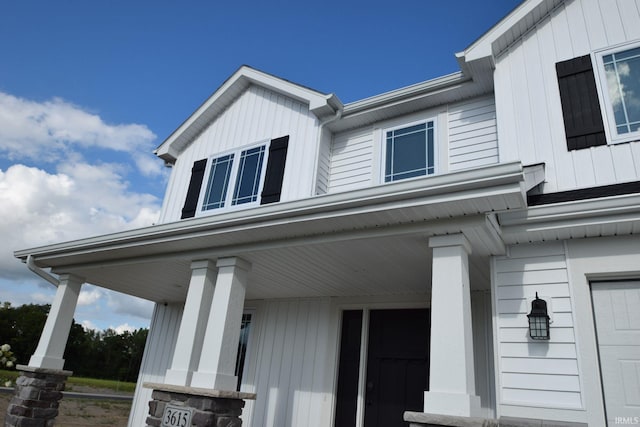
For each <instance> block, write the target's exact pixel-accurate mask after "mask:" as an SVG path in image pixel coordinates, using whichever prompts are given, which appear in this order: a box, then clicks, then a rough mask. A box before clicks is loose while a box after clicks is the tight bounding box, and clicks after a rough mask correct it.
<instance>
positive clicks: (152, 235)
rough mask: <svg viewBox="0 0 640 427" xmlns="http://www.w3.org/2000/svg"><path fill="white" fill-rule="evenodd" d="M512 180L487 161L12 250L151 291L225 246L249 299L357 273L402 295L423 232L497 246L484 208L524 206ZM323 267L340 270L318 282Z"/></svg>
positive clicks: (306, 291) (518, 171) (174, 296)
mask: <svg viewBox="0 0 640 427" xmlns="http://www.w3.org/2000/svg"><path fill="white" fill-rule="evenodd" d="M523 179H524V178H523V172H522V168H521V166H520V165H519V164H516V163H514V164H506V165H497V166H493V167H488V168H482V169H478V170H472V171H465V172H459V173H456V174H450V175H447V176H439V177H428V178H422V179H417V180H411V181H407V182H401V183H396V184H391V185H387V186H380V187H377V188H370V189H365V190H359V191H354V192H351V193H348V194H339V195H328V196H323V197H317V198H313V199H309V200H304V201H298V202H291V203H282V204H278V206H275V205H273V206H265V207H261V208H256V209H255V211H253V214H250V213H249V212H247V211H245V212H241V213H240V214H235V216H228V215H227V216H225V215H219V216H212V217H209V218H199V219H195V220H185V221H182V222H180V223H173V224H165V225H161V226H156V227H150V228H147V229H141V230H134V231H131V232H124V233H118V234H116V235H109V236H98V237H96V238H91V239H85V240H81V241H76V242H68V243H62V244H58V245H51V246H47V247H43V248H36V249H31V250H25V251H18V252H16V256H17V257H19V258H21V259H23V260H24V259H25V258H26V257H27V256H29V255H32V257H33V260H34V261H35V263H36V265H38V266H40V267H42V268H46V267H52V268H53V271H54V272H55V273H73V274H77V275H79V276H82V277H85V279H86V281H87V282H89V283H93V284H96V285H99V286H103V287H105V288H109V289H113V290H117V291H120V292H125V293H127V294H131V295H136V296H140V297H143V298H146V299H150V300H154V301H180V300H181V299H183V298H184V293H185V292H186V288H185V286H186V284H187V283H188V279H189V275H190V262H191V261H192V260H198V259H211V260H215V259H217V258H219V257H226V256H241V257H243V258H246V259H248V260H249V261H250V262H252V263H253V264H254V269H253V271H252V273H251V274H252V277H253V278H252V280H251V282H252V283H254V284H256V287H254V288H253V290H252V291H251V293H250V294H249V297H251V298H261V297H269V296H274V295H277V296H280V297H285V296H312V295H313V296H315V295H318V293H319V294H322V295H342V296H345V295H350V292H351V293H352V292H364V291H366V289H364V288H363V286H364V285H365V283H369V284H370V285H367V286H371V288H370V292H371V293H372V294H375V295H380V294H384V292H394V293H410V292H412V291H415V290H417V288H416V286H422V285H420V283H422V284H424V283H423V282H424V280H425V277H429V276H428V275H427V276H424V274H423V273H425V271H426V270H425V268H427V267H424V265H426V264H430V257H429V256H428V255H429V253H428V252H425V251H427V248H426V239H427V238H428V237H429V236H433V235H444V234H453V233H464V234H465V235H466V236H467V238H468V239H469V240H470V242H471V244H472V246H473V250H474V254H476V255H478V256H488V255H490V254H495V253H501V252H502V251H503V249H504V246H503V244H502V240H501V238H500V231H499V227H497V224H496V222H495V221H494V220H493V219H492V218H493V215H492V214H491V212H493V211H503V210H509V209H521V208H523V207H525V194H524V189H523ZM238 215H239V216H238ZM426 273H428V271H426ZM332 275H334V276H337V277H340V278H342V279H341V280H340V281H335V280H330V281H328V278H330V277H332ZM394 277H395V278H397V279H398V280H397V281H393V280H392V279H393V278H394ZM334 278H335V277H334ZM377 280H379V281H377ZM329 282H331V284H329ZM336 283H337V284H336ZM375 283H378V285H375ZM385 283H386V286H383V284H385ZM371 284H373V285H371ZM401 284H403V285H401ZM332 286H333V287H336V286H337V288H336V289H333V288H332ZM403 286H405V287H406V288H403Z"/></svg>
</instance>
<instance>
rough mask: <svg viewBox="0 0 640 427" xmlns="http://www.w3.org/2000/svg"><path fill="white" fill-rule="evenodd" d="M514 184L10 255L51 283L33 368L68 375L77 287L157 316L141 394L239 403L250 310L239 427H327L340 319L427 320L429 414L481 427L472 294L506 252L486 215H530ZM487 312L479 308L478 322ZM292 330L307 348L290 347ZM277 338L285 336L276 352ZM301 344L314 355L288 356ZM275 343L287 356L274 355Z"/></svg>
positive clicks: (139, 402) (307, 209)
mask: <svg viewBox="0 0 640 427" xmlns="http://www.w3.org/2000/svg"><path fill="white" fill-rule="evenodd" d="M524 181H525V177H524V172H523V169H522V167H521V165H520V164H519V163H512V164H504V165H495V166H491V167H485V168H481V169H475V170H469V171H463V172H458V173H453V174H448V175H441V176H433V177H427V178H422V179H416V180H410V181H404V182H398V183H393V184H389V185H384V186H377V187H371V188H369V189H365V190H358V191H353V192H347V193H339V194H330V195H324V196H318V197H313V198H310V199H305V200H300V201H296V202H288V203H282V204H276V205H269V206H263V207H259V208H255V209H252V210H246V211H237V212H232V213H227V214H222V215H217V216H208V217H206V216H203V217H199V218H196V219H192V220H185V221H181V222H176V223H169V224H161V225H157V226H154V227H149V228H146V229H138V230H133V231H129V232H123V233H118V234H115V235H109V236H100V237H96V238H91V239H85V240H81V241H76V242H68V243H62V244H59V245H51V246H47V247H43V248H35V249H29V250H25V251H18V252H16V256H17V257H19V258H22V259H24V260H25V261H26V260H27V258H28V257H30V259H31V261H32V263H33V265H34V269H36V270H38V269H41V268H47V267H50V268H51V269H52V272H53V273H54V274H56V275H59V280H60V284H59V286H58V295H57V296H56V300H55V301H54V304H53V306H52V311H51V315H50V316H49V319H48V321H47V325H46V326H45V329H44V331H43V336H42V338H41V341H40V345H39V346H38V349H37V350H36V352H35V354H34V356H33V357H32V359H31V361H30V363H29V365H30V367H32V368H43V369H63V367H64V361H63V359H62V355H63V352H64V346H63V345H62V346H61V345H60V344H59V343H60V342H66V336H67V335H66V334H68V330H69V326H70V322H71V318H72V316H73V311H74V309H75V303H76V300H77V295H78V293H79V289H80V286H81V284H82V283H84V282H86V283H92V284H95V285H97V286H102V287H105V288H108V289H112V290H116V291H120V292H124V293H126V294H130V295H135V296H138V297H142V298H145V299H148V300H151V301H154V302H156V310H155V314H154V319H153V320H152V325H151V331H150V338H149V341H148V343H147V346H148V348H147V350H146V356H145V360H144V361H143V367H142V371H141V378H140V381H139V382H140V385H141V384H142V383H143V382H150V383H156V384H158V383H159V384H164V385H167V386H172V387H185V388H196V389H205V390H219V391H235V390H236V384H237V378H236V372H235V367H236V364H237V360H236V359H237V351H238V345H237V343H238V340H239V337H240V330H241V328H242V317H243V312H245V311H246V310H253V313H255V322H254V326H255V327H254V328H253V329H252V332H251V335H250V337H249V350H248V352H247V364H246V368H245V376H246V378H247V379H246V380H245V381H243V384H242V391H246V392H250V393H254V392H255V393H256V394H257V398H256V399H257V400H256V402H255V403H254V404H250V405H249V406H248V408H247V411H248V414H249V416H250V417H269V418H273V419H278V421H274V422H275V424H276V425H296V423H297V422H298V421H297V419H296V416H297V415H295V414H294V412H296V411H297V412H299V411H301V409H300V408H301V406H300V405H306V406H305V407H306V408H309V411H310V412H309V419H310V420H312V421H313V422H312V423H310V424H307V425H318V426H324V425H326V426H330V425H332V423H333V419H334V411H335V406H336V400H337V399H336V387H337V379H338V375H339V373H338V358H339V352H340V326H341V322H342V313H343V312H344V311H345V310H349V309H358V310H363V313H364V312H367V313H369V311H370V310H376V309H388V308H400V309H407V308H416V307H424V308H428V309H429V316H430V333H429V332H428V329H425V331H426V332H425V334H430V338H429V337H424V338H425V339H428V340H429V341H430V346H429V362H428V363H429V381H428V391H427V389H426V388H425V393H424V406H423V409H424V411H425V412H430V413H436V414H445V415H460V416H474V415H485V414H484V413H482V410H481V409H480V408H481V406H482V402H481V399H480V397H479V395H478V393H477V391H476V379H477V376H478V373H479V372H482V371H483V370H482V369H477V368H476V367H475V366H474V365H475V363H474V358H477V354H476V352H477V349H478V348H484V350H483V351H486V350H487V348H486V347H487V346H488V347H491V343H489V342H484V343H475V344H474V343H473V341H474V339H473V335H472V324H473V323H474V321H473V320H474V319H472V317H473V316H477V313H476V312H478V310H475V309H474V310H472V309H471V306H472V300H471V294H472V293H473V292H476V291H477V292H478V293H477V295H481V293H482V292H485V291H486V292H488V289H489V288H490V282H491V277H490V268H489V266H490V262H489V259H490V257H491V256H492V255H497V254H501V253H503V251H504V245H503V242H502V239H501V233H500V226H499V224H498V223H497V221H496V219H495V216H494V213H495V212H498V211H507V210H512V209H521V208H523V207H525V205H526V197H525V190H526V188H525V184H524ZM489 300H490V299H489V298H487V299H486V300H485V302H483V301H482V298H478V299H477V302H478V303H479V304H480V305H481V306H482V307H485V308H486V304H488V301H489ZM294 302H295V303H294ZM273 310H275V312H274V311H273ZM480 311H482V309H480ZM290 315H291V316H290ZM301 316H302V317H305V316H306V319H307V321H306V322H307V323H306V327H307V328H308V331H311V329H309V328H312V327H313V328H315V330H314V331H315V332H313V333H306V332H305V333H304V334H303V335H300V337H298V335H297V333H298V329H296V321H295V319H298V318H300V317H301ZM312 316H315V317H314V319H313V322H312V321H311V320H309V319H311V317H312ZM489 317H490V316H489ZM287 319H288V320H287ZM269 322H272V323H269ZM278 325H284V326H285V330H284V331H282V332H281V335H282V337H281V338H279V337H278V336H277V335H276V334H277V329H278V328H277V326H278ZM287 325H289V327H288V329H287ZM417 330H418V331H420V329H419V328H417ZM287 331H289V332H290V334H292V335H289V336H286V335H287ZM488 331H489V333H490V331H491V330H490V325H489V329H488ZM270 334H273V336H271V335H270ZM361 336H362V337H365V335H364V332H362V333H361ZM418 336H419V333H418ZM63 338H64V339H63ZM298 338H300V341H299V342H302V343H305V342H306V343H307V345H308V346H309V347H308V348H307V347H305V348H303V349H300V348H298V347H299V346H298V345H297V344H296V342H297V341H298ZM363 339H364V338H363ZM278 340H280V341H278ZM305 340H306V341H305ZM276 342H282V348H283V349H285V348H288V350H287V351H284V350H280V351H279V352H275V351H274V348H275V347H276V345H275V344H274V343H276ZM55 343H58V344H55ZM287 346H288V347H287ZM312 347H313V351H312ZM474 349H475V350H476V352H474ZM269 351H271V354H272V356H271V357H270V358H269V361H268V362H267V358H266V356H265V355H266V354H267V352H269ZM296 352H301V354H302V356H300V357H296V355H295V354H292V353H296ZM311 354H315V356H314V361H313V362H309V360H307V358H308V357H309V355H311ZM276 356H277V357H279V358H280V359H279V360H277V358H276V359H274V358H273V357H276ZM276 360H277V362H276ZM276 364H277V365H278V366H280V367H279V368H277V369H276ZM283 364H284V365H283ZM285 365H286V366H291V369H290V370H289V371H290V372H289V373H286V372H285V370H283V369H282V366H285ZM267 368H268V369H267ZM264 370H269V372H263V371H264ZM309 370H310V371H309ZM275 371H277V372H278V375H277V381H271V375H275V374H273V372H275ZM485 375H486V372H485ZM295 376H299V377H300V382H299V383H298V385H296V383H295V381H293V379H294V377H295ZM365 376H366V374H363V373H361V374H360V375H359V377H358V385H357V387H358V390H357V395H356V396H357V399H359V401H358V402H356V406H355V411H356V413H355V417H356V425H363V424H362V422H363V420H364V417H365V412H366V408H365V406H366V402H364V401H363V398H364V395H365V394H366V391H365V390H366V381H365V380H366V378H365ZM482 381H484V382H485V383H486V381H490V379H489V378H485V379H483V380H482ZM485 385H486V384H485ZM150 397H151V390H148V389H144V388H142V387H138V391H137V393H136V402H135V403H134V409H133V411H132V417H131V419H130V425H141V424H140V421H141V420H142V421H144V420H145V419H146V413H144V412H145V411H146V409H147V408H148V407H147V402H148V401H149V400H150ZM279 402H280V403H279ZM282 402H286V403H284V404H283V403H282ZM283 405H284V407H283ZM283 408H284V409H283ZM140 411H142V412H140ZM278 417H279V418H278Z"/></svg>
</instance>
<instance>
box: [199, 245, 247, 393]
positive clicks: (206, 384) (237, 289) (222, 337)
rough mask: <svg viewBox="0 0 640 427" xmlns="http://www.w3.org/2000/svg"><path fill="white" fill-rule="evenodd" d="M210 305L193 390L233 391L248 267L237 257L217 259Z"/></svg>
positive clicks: (235, 383) (236, 379)
mask: <svg viewBox="0 0 640 427" xmlns="http://www.w3.org/2000/svg"><path fill="white" fill-rule="evenodd" d="M216 266H217V267H218V278H217V281H216V289H215V292H214V294H213V304H212V306H211V311H210V313H209V322H208V327H207V331H206V333H205V337H204V345H203V348H202V356H201V357H200V364H199V366H198V371H197V372H194V373H193V379H192V380H191V386H192V387H199V388H205V389H214V390H228V391H235V389H236V385H237V382H238V378H237V377H236V376H235V368H236V357H237V354H238V340H239V339H240V326H241V325H242V310H243V309H244V294H245V290H246V287H247V277H248V273H249V270H250V269H251V264H250V263H248V262H247V261H244V260H242V259H240V258H235V257H232V258H220V259H218V262H217V264H216Z"/></svg>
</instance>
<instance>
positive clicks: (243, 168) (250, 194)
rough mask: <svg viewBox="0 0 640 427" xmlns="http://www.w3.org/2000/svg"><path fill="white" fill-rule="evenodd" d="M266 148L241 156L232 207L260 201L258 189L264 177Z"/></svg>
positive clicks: (249, 151)
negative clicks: (263, 168)
mask: <svg viewBox="0 0 640 427" xmlns="http://www.w3.org/2000/svg"><path fill="white" fill-rule="evenodd" d="M264 152H265V146H264V145H261V146H259V147H256V148H252V149H250V150H245V151H243V152H242V154H240V164H239V166H238V174H237V175H236V186H235V190H234V192H233V199H232V200H231V204H232V205H241V204H243V203H251V202H255V201H256V200H258V189H259V188H260V182H261V181H262V180H261V179H260V178H261V177H262V164H263V162H264Z"/></svg>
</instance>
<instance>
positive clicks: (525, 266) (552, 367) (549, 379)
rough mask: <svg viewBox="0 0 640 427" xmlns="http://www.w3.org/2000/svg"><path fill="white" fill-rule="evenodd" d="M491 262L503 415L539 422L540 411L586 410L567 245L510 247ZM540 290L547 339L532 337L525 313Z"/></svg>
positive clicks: (500, 397) (557, 243)
mask: <svg viewBox="0 0 640 427" xmlns="http://www.w3.org/2000/svg"><path fill="white" fill-rule="evenodd" d="M493 262H494V264H493V270H494V271H493V275H494V304H495V309H494V310H495V328H496V339H495V343H496V361H497V370H498V381H499V386H498V393H499V401H498V404H499V406H500V409H499V414H501V415H505V416H519V417H525V418H540V416H538V414H537V411H538V407H546V408H555V409H558V410H561V409H571V410H576V409H578V410H579V409H582V408H583V403H582V393H581V387H580V376H579V369H578V355H577V350H576V340H575V331H574V321H573V312H572V303H571V293H570V290H569V278H568V271H567V261H566V255H565V250H564V245H563V243H562V242H553V243H543V244H530V245H522V246H511V247H509V251H508V256H504V257H496V258H494V261H493ZM536 292H537V293H538V294H539V296H540V298H542V299H544V300H546V301H547V303H548V305H549V310H550V316H551V319H552V324H551V331H550V338H551V339H550V340H549V341H533V340H531V339H530V338H529V333H528V322H527V314H528V313H529V311H530V310H531V302H530V301H531V299H533V298H534V297H535V294H536Z"/></svg>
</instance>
